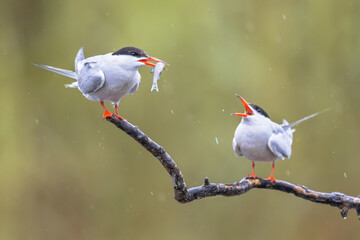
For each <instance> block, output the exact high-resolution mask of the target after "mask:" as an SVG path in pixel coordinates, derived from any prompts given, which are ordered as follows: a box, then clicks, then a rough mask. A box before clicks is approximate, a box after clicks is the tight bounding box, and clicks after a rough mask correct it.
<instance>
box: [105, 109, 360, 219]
mask: <svg viewBox="0 0 360 240" xmlns="http://www.w3.org/2000/svg"><path fill="white" fill-rule="evenodd" d="M106 120H107V121H109V122H111V123H113V124H114V125H115V126H117V127H118V128H120V129H121V130H123V131H124V132H125V133H127V134H128V135H129V136H131V137H132V138H134V139H135V140H136V141H137V142H138V143H140V144H141V145H142V146H143V147H144V148H145V149H146V150H148V151H149V152H150V153H151V154H152V155H154V156H155V157H156V158H157V159H158V160H159V161H160V163H161V164H162V165H163V167H164V168H165V169H166V171H167V172H168V173H169V175H170V177H171V179H172V182H173V185H174V197H175V199H176V200H177V201H178V202H180V203H188V202H191V201H194V200H197V199H201V198H206V197H212V196H217V195H223V196H227V197H230V196H237V195H241V194H244V193H246V192H248V191H249V190H251V189H253V188H263V189H272V190H278V191H282V192H286V193H291V194H294V195H295V196H297V197H301V198H304V199H306V200H309V201H312V202H316V203H323V204H328V205H330V206H334V207H338V208H340V213H341V216H342V217H343V218H346V216H347V213H348V211H349V210H350V209H352V208H355V210H356V212H357V215H358V217H359V219H360V195H359V196H358V197H352V196H347V195H345V194H343V193H339V192H332V193H322V192H316V191H313V190H310V189H308V188H307V187H305V186H302V185H295V184H292V183H289V182H285V181H281V180H277V181H276V182H272V181H269V180H265V179H261V178H243V179H242V180H241V181H240V182H235V183H233V184H224V183H210V182H209V180H208V178H207V177H206V178H205V180H204V184H203V185H202V186H198V187H193V188H190V189H187V187H186V184H185V180H184V177H183V175H182V173H181V171H180V169H179V168H178V166H177V165H176V163H175V161H174V160H173V159H172V158H171V157H170V155H169V154H168V153H167V152H166V151H165V150H164V148H163V147H162V146H160V145H159V144H157V143H156V142H154V141H153V140H151V139H150V138H149V137H148V136H147V135H146V134H144V133H143V132H142V131H141V130H140V129H139V128H138V127H136V126H134V125H132V124H131V123H129V122H128V121H125V120H120V119H119V118H117V117H115V116H112V117H108V118H106Z"/></svg>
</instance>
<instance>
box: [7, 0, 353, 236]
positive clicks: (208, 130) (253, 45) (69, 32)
mask: <svg viewBox="0 0 360 240" xmlns="http://www.w3.org/2000/svg"><path fill="white" fill-rule="evenodd" d="M359 13H360V3H359V1H347V0H345V1H336V0H332V1H310V0H308V1H254V0H247V1H212V0H208V1H204V0H200V1H108V0H104V1H96V2H95V1H93V2H90V1H70V0H64V1H46V0H32V1H20V0H17V1H6V0H1V8H0V20H1V21H0V31H1V37H0V44H1V47H0V62H1V71H0V79H1V88H0V100H1V106H2V107H1V109H2V110H1V113H2V117H1V118H0V128H1V131H0V134H1V138H0V141H1V144H0V158H1V161H0V171H1V172H0V239H1V240H2V239H4V240H12V239H27V240H32V239H36V240H38V239H52V240H57V239H59V240H60V239H86V240H91V239H157V240H160V239H174V240H176V239H181V240H184V239H239V238H244V239H269V238H270V239H304V238H305V237H306V238H310V239H340V238H342V239H359V234H360V222H359V220H358V219H357V216H356V214H355V211H354V210H351V211H350V212H349V216H348V218H347V219H346V220H344V219H342V218H341V217H340V212H339V210H338V209H337V208H333V207H329V206H327V205H320V204H315V203H312V202H309V201H304V200H302V199H300V198H297V197H294V196H292V195H288V194H285V193H282V192H278V191H264V190H253V191H251V192H249V193H247V194H245V195H242V196H240V197H232V198H224V197H221V196H220V197H215V198H208V199H203V200H198V201H195V202H192V203H189V204H185V205H184V204H180V203H178V202H176V201H175V200H174V199H173V190H172V184H171V180H170V178H169V176H168V175H167V173H166V171H165V170H164V169H163V167H162V166H161V165H160V164H159V163H158V161H157V159H155V158H154V157H153V156H152V155H150V154H149V153H148V152H146V151H145V150H144V149H143V148H142V147H141V146H140V145H139V144H137V143H136V142H135V141H133V140H132V139H131V138H130V137H129V136H127V135H126V134H124V133H123V132H121V131H119V130H117V129H116V128H115V127H114V126H113V125H112V124H110V123H108V122H106V121H105V120H103V119H102V113H103V110H102V108H101V106H100V104H98V103H96V102H91V101H89V100H87V99H86V98H85V97H83V96H82V94H81V93H80V92H79V91H77V90H76V89H65V88H64V84H65V83H70V82H71V79H69V78H66V77H63V76H60V75H56V74H54V73H51V72H48V71H45V70H43V69H40V68H37V67H35V66H33V65H32V64H31V63H32V62H36V63H40V64H48V65H51V66H56V67H60V68H65V69H71V70H73V69H74V66H73V65H74V58H75V55H76V53H77V51H78V49H79V48H80V47H81V46H84V52H85V56H93V55H98V54H104V53H108V52H111V51H114V50H118V49H120V48H122V47H125V46H136V47H139V48H142V49H144V50H145V51H146V52H147V53H148V54H149V55H151V56H153V57H157V58H160V59H163V60H165V61H167V62H168V63H170V66H169V67H168V69H169V71H166V72H164V73H163V74H162V76H161V79H160V82H159V89H160V92H159V93H156V92H152V93H151V92H150V88H151V84H152V75H151V74H150V70H151V68H150V67H148V66H147V67H143V68H141V69H140V73H141V75H142V84H141V86H140V89H139V91H138V92H137V93H136V94H135V95H133V96H127V97H125V98H124V99H123V100H122V101H121V102H120V106H119V109H120V115H122V116H124V117H125V118H127V119H128V120H129V121H130V122H132V123H133V124H135V125H138V126H139V127H140V128H141V129H142V130H143V131H144V132H145V133H147V134H148V135H149V136H150V137H151V138H153V139H154V140H155V141H157V142H158V143H159V144H161V145H163V146H164V147H165V149H166V150H167V151H168V152H169V154H170V155H171V156H172V157H173V158H174V160H175V161H176V163H177V164H178V166H179V167H180V169H181V170H182V172H183V174H184V177H185V180H186V183H187V185H188V186H189V187H192V186H197V185H200V184H202V183H203V178H204V177H205V176H208V177H209V179H210V181H211V182H223V183H232V182H234V181H236V180H240V179H241V178H242V177H243V176H245V175H246V174H248V173H250V171H251V164H250V162H249V161H248V160H246V159H244V158H237V157H235V155H234V153H233V150H232V147H231V141H232V137H233V133H234V130H235V128H236V126H237V124H238V123H239V121H240V118H239V117H234V116H231V115H230V113H232V112H239V111H243V106H242V104H241V102H240V101H239V100H238V99H237V98H236V97H235V93H238V94H240V95H241V96H243V97H244V98H245V99H246V100H248V101H249V102H254V103H256V104H258V105H260V106H262V107H263V108H264V109H266V111H267V112H268V113H269V115H270V116H271V118H272V120H273V121H276V122H281V121H282V119H283V118H286V119H287V120H288V121H290V122H292V121H295V120H298V119H300V118H302V117H304V116H306V115H309V114H312V113H314V112H317V111H320V110H323V109H325V108H329V107H330V108H331V111H329V112H326V113H323V114H321V115H320V116H318V117H316V118H314V119H311V120H309V121H307V122H305V123H303V124H301V125H299V126H298V127H297V131H296V133H295V135H294V144H293V155H292V158H291V159H290V160H286V161H278V162H277V164H276V168H275V177H276V178H278V179H282V180H286V181H290V182H293V183H297V184H303V185H305V186H307V187H309V188H311V189H314V190H318V191H324V192H333V191H339V192H343V193H345V194H348V195H352V196H357V195H358V194H360V187H359V183H360V175H359V169H360V160H359V159H360V153H359V142H360V134H359V132H360V131H359V130H360V127H359V118H360V108H359V102H360V94H359V87H360V82H359V81H360V66H359V65H360V64H359V60H360V28H359V23H360V14H359ZM107 106H108V107H109V109H111V110H113V109H112V107H111V106H110V104H109V103H107ZM216 138H217V139H218V144H217V143H216ZM270 171H271V164H270V163H269V164H267V163H263V164H261V163H259V164H257V166H256V173H257V174H258V175H260V176H263V177H268V176H269V174H270Z"/></svg>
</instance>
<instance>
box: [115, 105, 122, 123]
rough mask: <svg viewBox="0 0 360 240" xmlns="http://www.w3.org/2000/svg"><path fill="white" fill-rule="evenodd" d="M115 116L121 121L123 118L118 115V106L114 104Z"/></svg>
mask: <svg viewBox="0 0 360 240" xmlns="http://www.w3.org/2000/svg"><path fill="white" fill-rule="evenodd" d="M115 112H116V113H115V114H114V115H115V116H117V117H118V118H119V119H120V120H122V119H123V118H122V117H121V116H120V115H119V105H117V104H115Z"/></svg>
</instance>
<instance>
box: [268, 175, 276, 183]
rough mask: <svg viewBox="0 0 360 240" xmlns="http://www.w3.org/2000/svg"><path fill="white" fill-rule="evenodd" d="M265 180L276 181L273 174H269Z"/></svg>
mask: <svg viewBox="0 0 360 240" xmlns="http://www.w3.org/2000/svg"><path fill="white" fill-rule="evenodd" d="M266 180H269V181H272V182H276V179H275V178H274V177H273V176H270V177H269V178H267V179H266Z"/></svg>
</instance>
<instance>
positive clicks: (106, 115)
mask: <svg viewBox="0 0 360 240" xmlns="http://www.w3.org/2000/svg"><path fill="white" fill-rule="evenodd" d="M112 115H113V114H112V113H111V112H109V111H108V110H105V112H104V115H103V118H104V119H105V118H108V117H112Z"/></svg>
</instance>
